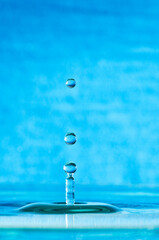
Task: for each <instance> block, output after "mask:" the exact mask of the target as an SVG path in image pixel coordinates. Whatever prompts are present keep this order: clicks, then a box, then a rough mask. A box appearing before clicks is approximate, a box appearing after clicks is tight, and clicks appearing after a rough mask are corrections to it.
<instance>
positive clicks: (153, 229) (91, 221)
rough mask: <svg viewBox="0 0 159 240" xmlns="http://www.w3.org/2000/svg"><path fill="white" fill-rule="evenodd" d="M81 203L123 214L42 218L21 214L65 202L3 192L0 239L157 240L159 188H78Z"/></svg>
mask: <svg viewBox="0 0 159 240" xmlns="http://www.w3.org/2000/svg"><path fill="white" fill-rule="evenodd" d="M77 190H78V196H77V198H78V200H79V201H82V200H86V199H87V200H88V201H98V202H105V203H110V204H114V205H116V206H117V207H120V208H122V210H123V211H122V212H118V213H113V214H70V215H67V214H59V215H48V214H45V215H41V214H32V213H22V212H21V213H20V212H18V211H17V209H18V208H19V207H22V206H24V205H25V204H28V203H31V202H37V201H39V202H41V201H43V202H44V201H45V202H53V201H61V200H63V199H64V193H63V192H62V191H61V190H60V191H58V192H49V191H48V192H36V191H35V192H3V193H2V192H1V194H0V199H1V201H0V213H1V215H0V229H1V230H0V239H7V240H8V239H20V238H21V239H44V238H45V239H66V237H67V238H70V239H95V238H97V237H98V238H99V239H108V238H109V239H113V240H116V239H133V240H135V239H136V240H137V239H138V240H139V239H140V240H145V239H158V237H159V193H158V189H144V192H143V191H141V190H140V189H137V190H136V189H131V191H130V190H129V189H118V188H116V189H113V188H112V187H110V188H107V189H104V188H101V189H100V188H96V189H94V190H93V188H91V187H89V188H88V187H87V188H85V187H80V186H77Z"/></svg>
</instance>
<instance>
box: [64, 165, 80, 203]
mask: <svg viewBox="0 0 159 240" xmlns="http://www.w3.org/2000/svg"><path fill="white" fill-rule="evenodd" d="M63 169H64V171H65V172H66V173H67V177H66V204H67V205H73V204H75V180H74V177H73V174H74V173H75V172H76V170H77V167H76V164H75V163H73V162H69V163H66V164H65V165H64V168H63Z"/></svg>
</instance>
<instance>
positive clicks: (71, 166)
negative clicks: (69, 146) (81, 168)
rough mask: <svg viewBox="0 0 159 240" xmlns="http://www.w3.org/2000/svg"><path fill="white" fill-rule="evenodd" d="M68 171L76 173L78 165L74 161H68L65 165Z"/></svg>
mask: <svg viewBox="0 0 159 240" xmlns="http://www.w3.org/2000/svg"><path fill="white" fill-rule="evenodd" d="M63 169H64V171H65V172H66V173H75V172H76V170H77V166H76V164H75V163H73V162H69V163H66V164H65V165H64V167H63Z"/></svg>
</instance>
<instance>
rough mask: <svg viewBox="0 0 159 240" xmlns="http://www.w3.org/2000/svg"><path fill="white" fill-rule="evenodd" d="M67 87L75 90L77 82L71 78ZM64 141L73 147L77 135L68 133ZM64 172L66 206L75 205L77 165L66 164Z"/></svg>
mask: <svg viewBox="0 0 159 240" xmlns="http://www.w3.org/2000/svg"><path fill="white" fill-rule="evenodd" d="M66 86H67V87H69V88H74V87H75V86H76V81H75V80H74V79H73V78H70V79H68V80H67V81H66ZM64 141H65V143H66V144H68V145H73V144H75V143H76V135H75V134H74V133H71V132H70V133H67V134H66V136H65V138H64ZM63 169H64V171H65V172H66V173H67V177H66V204H67V205H73V204H74V203H75V180H74V177H73V174H74V173H75V171H76V170H77V167H76V164H75V163H73V162H69V163H66V164H65V166H64V168H63Z"/></svg>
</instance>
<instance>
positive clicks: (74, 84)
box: [66, 78, 76, 88]
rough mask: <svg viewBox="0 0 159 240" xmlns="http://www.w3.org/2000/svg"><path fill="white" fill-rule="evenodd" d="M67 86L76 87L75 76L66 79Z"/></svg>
mask: <svg viewBox="0 0 159 240" xmlns="http://www.w3.org/2000/svg"><path fill="white" fill-rule="evenodd" d="M66 86H67V87H69V88H74V87H75V86H76V81H75V79H73V78H69V79H67V81H66Z"/></svg>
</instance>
